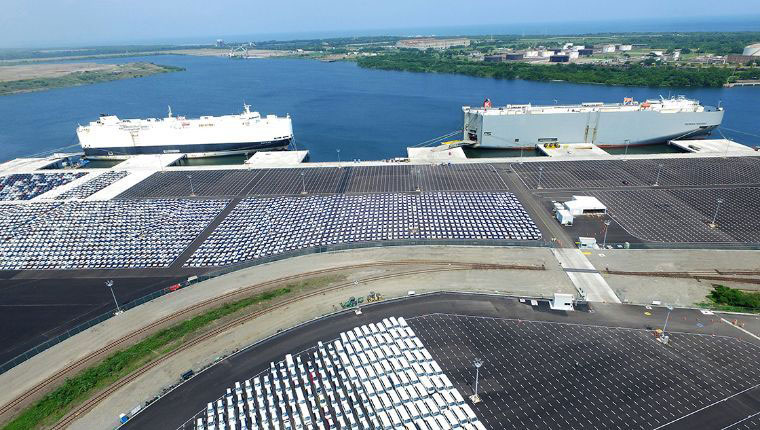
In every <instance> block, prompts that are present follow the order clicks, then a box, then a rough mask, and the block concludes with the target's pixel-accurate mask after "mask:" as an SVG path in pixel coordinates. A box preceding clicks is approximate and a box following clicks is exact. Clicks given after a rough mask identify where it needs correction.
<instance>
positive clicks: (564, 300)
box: [549, 293, 575, 311]
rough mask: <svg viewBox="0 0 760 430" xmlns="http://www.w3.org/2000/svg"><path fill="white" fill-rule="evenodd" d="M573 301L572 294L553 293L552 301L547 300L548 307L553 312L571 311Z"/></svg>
mask: <svg viewBox="0 0 760 430" xmlns="http://www.w3.org/2000/svg"><path fill="white" fill-rule="evenodd" d="M574 299H575V297H574V296H573V295H572V294H563V293H554V299H553V300H549V307H550V308H551V309H553V310H555V311H572V310H574V308H573V300H574Z"/></svg>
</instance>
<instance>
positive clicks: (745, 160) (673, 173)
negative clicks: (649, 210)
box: [512, 157, 760, 189]
mask: <svg viewBox="0 0 760 430" xmlns="http://www.w3.org/2000/svg"><path fill="white" fill-rule="evenodd" d="M660 165H662V168H660V167H659V166H660ZM512 168H514V170H515V171H516V172H517V173H518V174H519V175H520V178H521V179H522V181H523V183H524V184H525V186H526V187H528V188H530V189H535V188H536V187H537V185H538V179H539V176H541V187H542V188H546V189H575V188H608V187H635V186H639V187H641V186H644V187H648V186H653V185H654V184H655V182H657V183H658V185H659V186H662V187H669V186H688V185H697V186H699V185H749V184H757V183H758V182H759V181H760V158H758V157H732V158H717V157H710V158H674V159H652V160H639V159H637V160H586V161H551V162H538V163H523V164H519V163H513V164H512ZM541 169H543V171H541ZM658 171H659V172H660V175H659V180H658V177H657V172H658Z"/></svg>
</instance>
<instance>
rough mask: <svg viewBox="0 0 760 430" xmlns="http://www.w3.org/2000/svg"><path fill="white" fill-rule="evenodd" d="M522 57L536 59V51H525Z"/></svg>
mask: <svg viewBox="0 0 760 430" xmlns="http://www.w3.org/2000/svg"><path fill="white" fill-rule="evenodd" d="M524 56H525V57H527V58H535V57H538V51H536V50H535V49H533V50H529V51H525V55H524Z"/></svg>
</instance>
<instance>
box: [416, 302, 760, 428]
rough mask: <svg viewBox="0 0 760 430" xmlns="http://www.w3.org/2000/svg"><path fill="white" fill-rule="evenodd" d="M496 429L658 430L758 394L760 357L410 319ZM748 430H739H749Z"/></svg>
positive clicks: (748, 349) (495, 324)
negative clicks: (744, 394) (476, 396)
mask: <svg viewBox="0 0 760 430" xmlns="http://www.w3.org/2000/svg"><path fill="white" fill-rule="evenodd" d="M408 323H409V325H410V326H411V327H412V328H413V329H414V330H415V332H416V333H417V335H418V336H419V337H420V338H421V339H422V341H423V343H424V344H425V346H426V347H427V348H428V350H429V351H430V352H431V354H432V355H433V358H435V359H436V360H437V361H438V363H440V365H441V367H443V370H444V372H445V373H446V374H447V375H448V376H449V378H451V380H452V382H453V383H454V386H455V387H457V388H458V389H459V391H460V392H462V394H463V395H469V394H471V393H472V384H473V380H474V374H475V372H474V367H473V365H472V362H473V360H474V359H475V358H476V357H477V358H481V359H483V360H484V361H485V364H484V365H483V367H482V368H481V369H480V386H479V393H480V397H481V399H482V400H483V402H482V403H481V404H479V405H476V406H475V411H476V413H477V414H478V416H479V417H480V419H481V420H482V421H483V422H484V423H485V424H486V426H487V427H488V428H490V429H512V428H514V429H549V428H562V429H589V428H596V429H654V428H658V427H659V426H662V425H666V424H668V423H670V422H673V421H675V420H678V419H679V418H681V417H683V416H684V415H686V414H689V413H691V412H695V411H697V410H699V409H700V408H703V407H706V406H708V405H711V404H713V403H715V402H719V401H720V400H722V399H724V398H726V397H729V396H731V395H733V394H735V393H738V392H740V391H742V390H745V389H747V388H751V387H753V386H756V385H757V384H760V372H758V371H757V368H756V366H757V362H758V360H760V348H758V347H757V346H755V345H753V344H750V343H747V342H744V341H740V340H737V339H734V338H728V337H722V336H706V335H698V334H686V333H672V334H671V337H670V345H669V346H667V347H665V346H663V345H662V344H660V343H659V342H657V341H656V340H655V339H654V337H653V334H652V332H651V331H649V330H636V329H628V328H613V327H598V326H589V325H578V324H564V323H556V322H540V321H526V320H519V319H496V318H488V317H472V316H457V315H446V314H434V315H426V316H420V317H416V318H408ZM741 425H742V424H741V423H740V424H737V427H736V428H742V427H741Z"/></svg>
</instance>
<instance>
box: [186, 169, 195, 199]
mask: <svg viewBox="0 0 760 430" xmlns="http://www.w3.org/2000/svg"><path fill="white" fill-rule="evenodd" d="M187 179H188V180H189V181H190V195H191V196H195V188H193V176H192V175H189V174H188V175H187Z"/></svg>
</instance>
